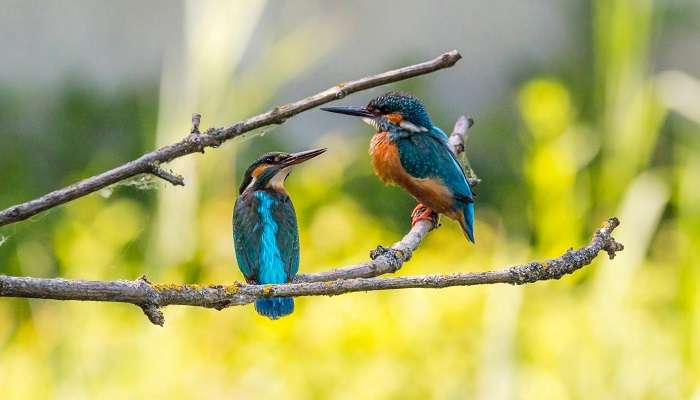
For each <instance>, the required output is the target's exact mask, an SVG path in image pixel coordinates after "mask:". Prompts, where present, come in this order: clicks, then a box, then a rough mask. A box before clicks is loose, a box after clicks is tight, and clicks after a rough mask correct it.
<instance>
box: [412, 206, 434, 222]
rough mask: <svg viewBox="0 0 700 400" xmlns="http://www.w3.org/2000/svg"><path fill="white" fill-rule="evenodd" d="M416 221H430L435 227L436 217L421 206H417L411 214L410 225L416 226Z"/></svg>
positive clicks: (431, 211) (432, 212)
mask: <svg viewBox="0 0 700 400" xmlns="http://www.w3.org/2000/svg"><path fill="white" fill-rule="evenodd" d="M418 221H430V222H432V223H433V225H435V226H437V222H438V215H437V213H435V212H434V211H433V210H431V209H429V208H428V207H426V206H424V205H423V204H418V205H417V206H416V208H414V209H413V212H412V213H411V225H415V224H417V223H418Z"/></svg>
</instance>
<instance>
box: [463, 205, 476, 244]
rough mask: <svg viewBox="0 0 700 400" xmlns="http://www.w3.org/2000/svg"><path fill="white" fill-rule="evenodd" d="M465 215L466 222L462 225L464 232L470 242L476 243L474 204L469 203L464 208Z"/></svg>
mask: <svg viewBox="0 0 700 400" xmlns="http://www.w3.org/2000/svg"><path fill="white" fill-rule="evenodd" d="M463 213H464V221H463V222H462V223H461V224H460V225H462V230H464V233H465V234H466V235H467V239H469V241H470V242H472V243H476V241H475V240H474V203H467V204H466V205H465V206H464V209H463Z"/></svg>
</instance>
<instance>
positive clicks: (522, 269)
mask: <svg viewBox="0 0 700 400" xmlns="http://www.w3.org/2000/svg"><path fill="white" fill-rule="evenodd" d="M618 225H619V221H618V220H617V218H610V219H609V220H607V221H606V222H605V223H604V224H603V226H602V227H601V228H600V229H598V230H597V231H596V232H595V234H594V235H593V238H592V239H591V241H590V243H588V244H587V245H586V246H584V247H581V248H579V249H576V250H573V249H569V250H568V251H567V252H566V253H564V254H563V255H561V256H560V257H557V258H554V259H551V260H547V261H544V262H541V261H533V262H530V263H528V264H521V265H515V266H512V267H508V268H505V269H502V270H497V271H487V272H472V273H460V274H447V275H422V276H405V277H394V278H356V279H339V280H334V281H330V282H302V283H288V284H281V285H246V284H243V283H236V284H234V285H212V286H199V285H158V284H152V283H150V282H148V281H147V280H146V279H145V278H144V277H141V278H139V279H137V280H136V281H111V282H101V281H86V280H69V279H59V278H53V279H45V278H29V277H11V276H0V297H23V298H38V299H54V300H82V301H105V302H119V303H130V304H135V305H138V306H140V307H141V308H142V309H143V310H144V312H145V313H146V315H147V316H148V317H149V320H151V322H153V323H156V324H158V325H162V323H163V315H162V313H161V312H160V310H159V308H160V307H165V306H169V305H187V306H198V307H206V308H215V309H219V310H221V309H223V308H226V307H229V306H236V305H244V304H249V303H252V302H253V301H255V300H256V299H258V298H261V297H301V296H332V295H340V294H345V293H352V292H366V291H375V290H392V289H408V288H430V289H438V288H446V287H452V286H474V285H487V284H495V283H509V284H512V285H522V284H525V283H532V282H537V281H543V280H550V279H559V278H561V277H562V276H564V275H566V274H571V273H573V272H575V271H577V270H578V269H580V268H581V267H583V266H585V265H588V264H590V263H591V262H592V261H593V260H594V259H595V258H596V256H597V255H598V253H600V252H601V251H605V252H607V254H608V256H609V257H610V258H613V257H614V256H615V253H616V252H618V251H621V250H623V246H622V245H621V244H619V243H618V242H616V241H615V239H614V238H613V236H612V232H613V230H614V229H615V228H616V227H617V226H618Z"/></svg>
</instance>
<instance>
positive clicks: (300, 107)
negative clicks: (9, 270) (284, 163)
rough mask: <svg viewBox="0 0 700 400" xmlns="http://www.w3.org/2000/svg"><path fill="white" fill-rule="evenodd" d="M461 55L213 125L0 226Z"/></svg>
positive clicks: (24, 207) (9, 215) (2, 217)
mask: <svg viewBox="0 0 700 400" xmlns="http://www.w3.org/2000/svg"><path fill="white" fill-rule="evenodd" d="M460 58H462V56H461V55H460V54H459V52H458V51H457V50H452V51H449V52H447V53H444V54H442V55H441V56H439V57H437V58H435V59H433V60H430V61H426V62H423V63H420V64H415V65H410V66H407V67H403V68H399V69H395V70H391V71H387V72H383V73H381V74H378V75H372V76H368V77H365V78H361V79H357V80H354V81H349V82H345V83H341V84H338V85H335V86H333V87H331V88H329V89H327V90H324V91H322V92H319V93H316V94H315V95H313V96H310V97H307V98H304V99H301V100H298V101H296V102H293V103H289V104H285V105H282V106H278V107H275V108H273V109H272V110H270V111H267V112H265V113H262V114H259V115H256V116H254V117H251V118H248V119H246V120H243V121H240V122H237V123H235V124H233V125H231V126H229V127H227V128H212V129H209V130H207V131H206V132H205V133H203V134H198V133H192V134H190V135H189V136H188V137H186V138H185V139H183V140H181V141H179V142H177V143H173V144H171V145H168V146H165V147H162V148H160V149H158V150H156V151H152V152H150V153H146V154H144V155H142V156H141V157H139V158H137V159H135V160H133V161H130V162H128V163H126V164H123V165H121V166H119V167H116V168H114V169H111V170H109V171H107V172H103V173H101V174H99V175H95V176H93V177H90V178H87V179H84V180H82V181H80V182H77V183H75V184H73V185H71V186H68V187H65V188H63V189H59V190H56V191H53V192H51V193H48V194H46V195H44V196H42V197H39V198H37V199H34V200H31V201H28V202H26V203H22V204H17V205H14V206H11V207H9V208H7V209H5V210H2V211H0V226H3V225H8V224H11V223H15V222H18V221H22V220H25V219H27V218H29V217H31V216H32V215H36V214H38V213H40V212H42V211H44V210H48V209H50V208H53V207H56V206H58V205H61V204H64V203H67V202H69V201H72V200H75V199H77V198H79V197H83V196H86V195H88V194H90V193H93V192H95V191H97V190H100V189H102V188H104V187H106V186H109V185H111V184H114V183H116V182H119V181H122V180H125V179H128V178H131V177H132V176H135V175H138V174H144V173H150V168H151V167H150V165H151V164H152V163H156V164H158V165H160V164H162V163H166V162H169V161H171V160H173V159H176V158H178V157H182V156H185V155H188V154H192V153H195V152H203V151H204V148H206V147H218V146H220V145H221V144H222V143H223V142H225V141H227V140H230V139H233V138H235V137H237V136H240V135H242V134H243V133H245V132H249V131H252V130H254V129H258V128H261V127H263V126H267V125H271V124H281V123H283V122H284V121H285V120H287V119H288V118H290V117H293V116H295V115H297V114H299V113H302V112H304V111H307V110H310V109H312V108H314V107H317V106H319V105H322V104H325V103H328V102H331V101H334V100H338V99H342V98H343V97H345V96H347V95H349V94H351V93H355V92H359V91H362V90H366V89H370V88H373V87H377V86H381V85H385V84H387V83H392V82H397V81H401V80H404V79H408V78H412V77H414V76H418V75H423V74H427V73H430V72H434V71H437V70H439V69H443V68H449V67H451V66H453V65H454V64H455V63H456V62H457V61H459V59H460ZM200 118H201V116H200V117H197V118H196V120H195V118H193V131H194V130H197V131H198V130H199V120H200Z"/></svg>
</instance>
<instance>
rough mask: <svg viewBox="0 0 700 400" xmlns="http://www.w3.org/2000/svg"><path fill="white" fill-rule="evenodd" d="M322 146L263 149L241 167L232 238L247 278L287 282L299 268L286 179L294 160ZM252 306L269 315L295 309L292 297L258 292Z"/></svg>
mask: <svg viewBox="0 0 700 400" xmlns="http://www.w3.org/2000/svg"><path fill="white" fill-rule="evenodd" d="M325 151H326V149H323V148H319V149H313V150H307V151H302V152H299V153H293V154H289V153H281V152H272V153H266V154H264V155H262V156H261V157H260V158H258V160H256V161H255V162H254V163H253V164H252V165H251V166H250V167H248V169H247V170H246V171H245V174H244V176H243V181H242V182H241V186H240V188H239V191H238V193H239V196H238V199H236V204H235V206H234V208H233V243H234V247H235V250H236V260H237V261H238V268H239V269H240V270H241V272H242V273H243V276H244V277H245V279H246V282H248V283H250V284H257V285H266V284H279V283H287V282H290V281H291V280H292V278H294V276H295V275H296V273H297V271H298V270H299V230H298V228H297V217H296V212H295V211H294V206H293V205H292V199H291V198H290V197H289V193H288V192H287V190H286V189H285V188H284V181H285V180H286V179H287V176H289V173H290V172H291V170H292V168H294V166H296V165H298V164H300V163H303V162H304V161H307V160H310V159H312V158H314V157H316V156H318V155H320V154H322V153H324V152H325ZM255 310H256V311H257V312H258V313H259V314H261V315H264V316H266V317H268V318H270V319H278V318H280V317H283V316H285V315H289V314H291V313H292V311H294V300H293V299H292V298H291V297H272V298H261V299H258V300H256V301H255Z"/></svg>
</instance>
